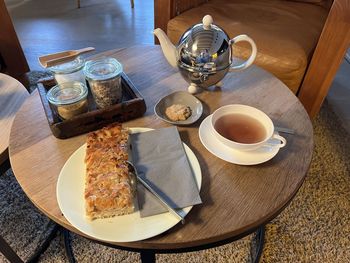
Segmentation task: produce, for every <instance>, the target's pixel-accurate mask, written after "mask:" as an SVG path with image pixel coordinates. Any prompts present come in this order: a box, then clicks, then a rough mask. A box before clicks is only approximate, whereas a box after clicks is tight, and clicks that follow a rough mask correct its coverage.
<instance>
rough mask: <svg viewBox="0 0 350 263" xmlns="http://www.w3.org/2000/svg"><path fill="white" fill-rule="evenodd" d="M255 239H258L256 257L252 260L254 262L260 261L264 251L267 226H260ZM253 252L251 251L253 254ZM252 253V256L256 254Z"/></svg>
mask: <svg viewBox="0 0 350 263" xmlns="http://www.w3.org/2000/svg"><path fill="white" fill-rule="evenodd" d="M255 239H256V249H255V254H254V255H255V259H252V262H254V263H259V261H260V258H261V255H262V252H263V248H264V240H265V226H261V227H259V228H258V230H257V231H256V235H255ZM252 254H253V253H251V255H252ZM254 255H252V256H254Z"/></svg>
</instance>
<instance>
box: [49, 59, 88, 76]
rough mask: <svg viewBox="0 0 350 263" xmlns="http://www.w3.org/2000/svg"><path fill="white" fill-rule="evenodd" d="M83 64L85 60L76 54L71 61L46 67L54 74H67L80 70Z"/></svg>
mask: <svg viewBox="0 0 350 263" xmlns="http://www.w3.org/2000/svg"><path fill="white" fill-rule="evenodd" d="M84 65H85V60H84V59H83V58H82V57H80V56H78V57H77V58H75V59H74V60H72V61H69V62H67V63H63V64H59V65H56V66H53V67H50V68H48V69H49V70H50V71H52V72H53V73H55V74H69V73H73V72H76V71H78V70H81V69H82V68H83V67H84Z"/></svg>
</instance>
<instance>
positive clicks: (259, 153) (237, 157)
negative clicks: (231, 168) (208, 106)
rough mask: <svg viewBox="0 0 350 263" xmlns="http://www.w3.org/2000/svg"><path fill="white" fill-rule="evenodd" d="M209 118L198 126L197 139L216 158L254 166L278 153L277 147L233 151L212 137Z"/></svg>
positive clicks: (212, 132)
mask: <svg viewBox="0 0 350 263" xmlns="http://www.w3.org/2000/svg"><path fill="white" fill-rule="evenodd" d="M211 117H212V115H209V116H208V117H206V118H205V119H204V120H203V121H202V123H201V125H200V126H199V138H200V140H201V142H202V144H203V145H204V147H205V148H207V150H208V151H209V152H211V153H212V154H214V155H215V156H216V157H218V158H220V159H222V160H224V161H226V162H230V163H234V164H240V165H254V164H259V163H264V162H266V161H268V160H270V159H272V158H273V157H274V156H275V155H276V154H277V153H278V151H279V149H280V148H278V147H268V146H266V147H265V146H264V147H261V148H259V149H257V150H256V151H249V152H244V151H238V150H234V149H232V148H230V147H228V146H226V145H224V144H223V143H222V142H220V141H219V140H218V139H217V138H216V137H215V135H214V131H213V130H212V127H211V124H210V122H211Z"/></svg>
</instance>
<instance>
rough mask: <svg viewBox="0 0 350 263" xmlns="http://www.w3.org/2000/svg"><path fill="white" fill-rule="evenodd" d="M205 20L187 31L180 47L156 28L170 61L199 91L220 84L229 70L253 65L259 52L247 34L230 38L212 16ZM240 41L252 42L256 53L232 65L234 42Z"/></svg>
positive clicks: (193, 87) (191, 89) (253, 52)
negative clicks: (240, 62)
mask: <svg viewBox="0 0 350 263" xmlns="http://www.w3.org/2000/svg"><path fill="white" fill-rule="evenodd" d="M202 22H203V23H200V24H196V25H194V26H192V27H191V28H190V29H189V30H187V31H186V32H185V33H184V34H183V35H182V36H181V38H180V41H179V44H178V46H177V47H175V46H174V45H173V44H172V43H171V41H170V39H169V38H168V37H167V35H166V34H165V33H164V31H162V30H161V29H160V28H157V29H155V30H154V34H155V35H156V37H157V38H158V40H159V42H160V45H161V48H162V50H163V54H164V56H165V57H166V59H167V60H168V62H169V64H170V65H172V66H173V67H178V68H179V70H180V73H181V75H182V76H183V77H184V79H185V80H186V81H187V82H188V83H189V84H190V86H189V87H188V91H189V92H190V93H196V92H198V91H199V88H207V87H210V86H212V85H217V84H218V83H219V82H220V81H221V80H222V79H223V78H224V77H225V75H226V73H227V72H229V71H237V70H242V69H245V68H247V67H249V66H250V65H251V64H252V63H253V62H254V60H255V57H256V53H257V49H256V45H255V43H254V41H253V40H252V39H251V38H250V37H248V36H247V35H239V36H236V37H235V38H233V39H230V38H229V37H228V35H227V34H226V33H225V32H224V31H223V30H222V29H221V28H219V27H218V26H216V25H215V24H213V19H212V17H211V16H210V15H206V16H205V17H204V18H203V21H202ZM240 41H247V42H249V43H250V45H251V47H252V53H251V55H250V57H249V58H248V60H246V61H244V62H243V63H242V64H240V65H237V66H231V64H232V55H231V45H232V44H235V43H237V42H240Z"/></svg>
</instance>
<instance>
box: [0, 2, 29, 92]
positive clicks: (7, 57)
mask: <svg viewBox="0 0 350 263" xmlns="http://www.w3.org/2000/svg"><path fill="white" fill-rule="evenodd" d="M0 64H1V66H0V72H3V73H6V74H8V75H10V76H12V77H14V78H15V79H17V80H19V81H20V82H21V83H22V84H23V85H24V86H25V87H28V86H29V81H28V78H27V75H26V73H27V72H29V66H28V63H27V60H26V58H25V56H24V53H23V50H22V47H21V45H20V43H19V41H18V38H17V34H16V31H15V29H14V27H13V24H12V20H11V17H10V16H9V14H8V12H7V8H6V5H5V2H4V0H0Z"/></svg>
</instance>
